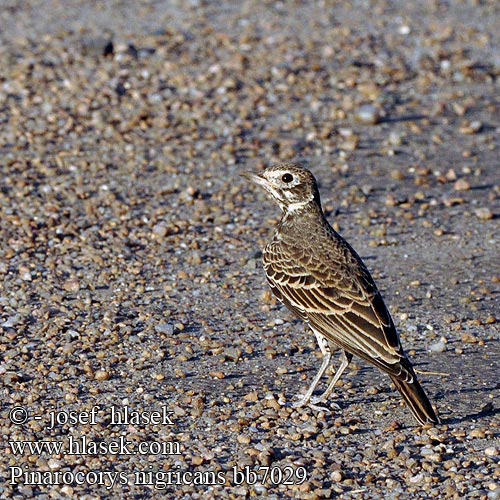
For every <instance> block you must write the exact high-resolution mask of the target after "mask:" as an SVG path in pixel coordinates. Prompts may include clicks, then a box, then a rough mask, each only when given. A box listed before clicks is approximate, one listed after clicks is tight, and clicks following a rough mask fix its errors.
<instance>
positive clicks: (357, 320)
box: [263, 240, 413, 380]
mask: <svg viewBox="0 0 500 500" xmlns="http://www.w3.org/2000/svg"><path fill="white" fill-rule="evenodd" d="M332 244H333V246H332V249H335V251H340V252H342V258H341V259H336V260H335V261H334V260H333V259H330V258H327V257H326V256H325V255H322V256H315V255H311V254H307V255H306V254H305V253H304V249H303V246H302V247H294V246H292V245H281V244H280V242H279V241H277V240H274V241H272V242H271V243H270V244H269V245H268V246H267V247H266V248H265V250H264V252H263V263H264V269H265V271H266V275H267V279H268V282H269V284H270V286H271V289H272V290H273V292H274V293H275V295H276V296H277V297H278V299H279V300H281V301H282V302H283V303H284V304H285V305H286V306H287V307H288V308H289V309H291V310H292V311H294V312H295V313H296V314H297V315H298V316H299V317H301V318H302V319H304V320H305V321H308V322H309V323H310V325H311V326H312V327H313V328H314V329H315V330H317V331H319V332H320V333H321V334H323V335H324V336H325V337H327V338H328V339H329V340H331V341H332V342H333V343H334V344H336V345H338V346H340V347H342V348H343V349H345V350H346V351H348V352H350V353H352V354H355V355H357V356H359V357H361V358H363V359H365V360H367V361H369V362H370V363H372V364H374V365H376V366H378V367H379V368H380V369H382V370H383V371H385V372H387V373H389V374H390V375H392V376H394V377H396V378H401V379H403V380H411V379H412V378H413V373H412V370H411V367H410V369H408V368H406V367H405V364H401V363H400V362H401V360H402V359H404V358H405V354H404V352H403V350H402V348H401V344H400V342H399V337H398V334H397V331H396V329H395V327H394V324H393V321H392V318H391V316H390V314H389V312H388V310H387V308H386V306H385V304H384V301H383V299H382V297H381V295H380V292H379V291H378V289H377V287H376V285H375V283H374V281H373V278H372V277H371V275H370V273H369V272H368V270H367V269H366V267H365V266H364V264H363V263H362V261H361V259H360V258H359V256H358V255H357V254H356V253H355V252H354V250H353V249H352V248H351V247H350V246H349V245H348V244H347V243H346V242H344V241H336V240H335V241H333V242H332Z"/></svg>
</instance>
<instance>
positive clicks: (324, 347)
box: [292, 330, 332, 408]
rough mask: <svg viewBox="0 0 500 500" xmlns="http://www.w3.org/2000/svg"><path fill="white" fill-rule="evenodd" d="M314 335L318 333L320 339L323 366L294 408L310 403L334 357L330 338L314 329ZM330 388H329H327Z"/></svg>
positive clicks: (317, 336) (294, 404)
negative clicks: (329, 341)
mask: <svg viewBox="0 0 500 500" xmlns="http://www.w3.org/2000/svg"><path fill="white" fill-rule="evenodd" d="M313 332H314V335H316V339H317V340H318V344H319V348H320V349H321V353H322V354H323V362H322V363H321V366H320V368H319V370H318V373H317V374H316V376H315V377H314V380H313V381H312V384H311V385H310V386H309V389H308V390H307V392H306V393H305V394H304V396H300V398H301V399H300V401H297V402H296V403H293V405H292V406H293V407H294V408H300V407H301V406H304V405H306V404H307V403H309V400H310V399H311V396H312V393H313V392H314V389H316V386H317V385H318V383H319V381H320V380H321V377H322V376H323V374H324V373H325V371H326V369H327V368H328V365H329V364H330V359H331V357H332V351H331V349H330V345H329V344H328V340H327V339H326V338H325V337H324V336H323V335H321V333H319V332H317V331H316V330H313ZM327 390H328V389H327Z"/></svg>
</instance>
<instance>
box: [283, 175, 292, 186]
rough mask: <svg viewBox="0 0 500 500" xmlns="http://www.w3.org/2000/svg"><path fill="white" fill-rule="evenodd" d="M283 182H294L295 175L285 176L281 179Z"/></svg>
mask: <svg viewBox="0 0 500 500" xmlns="http://www.w3.org/2000/svg"><path fill="white" fill-rule="evenodd" d="M281 180H282V181H283V182H286V183H287V184H288V183H289V182H292V181H293V175H292V174H283V177H281Z"/></svg>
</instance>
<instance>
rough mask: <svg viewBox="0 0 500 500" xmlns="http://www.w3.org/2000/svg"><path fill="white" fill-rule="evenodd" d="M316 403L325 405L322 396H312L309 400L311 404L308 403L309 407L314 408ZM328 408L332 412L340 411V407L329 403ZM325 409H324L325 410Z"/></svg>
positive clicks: (324, 399)
mask: <svg viewBox="0 0 500 500" xmlns="http://www.w3.org/2000/svg"><path fill="white" fill-rule="evenodd" d="M318 403H326V398H323V395H321V396H313V397H312V398H311V402H310V403H309V406H310V407H311V408H313V407H314V406H316V405H317V404H318ZM329 406H330V407H331V408H332V409H334V410H340V406H339V405H338V404H337V403H332V402H330V403H329ZM319 408H323V407H322V406H319ZM325 409H326V408H325Z"/></svg>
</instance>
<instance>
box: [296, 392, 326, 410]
mask: <svg viewBox="0 0 500 500" xmlns="http://www.w3.org/2000/svg"><path fill="white" fill-rule="evenodd" d="M316 399H317V398H307V399H306V398H304V397H303V396H299V400H298V401H295V403H292V405H291V406H292V408H302V407H303V406H306V405H307V406H309V408H311V409H312V410H315V411H325V412H330V410H329V409H328V408H325V407H324V406H319V405H317V404H316V401H315V400H316Z"/></svg>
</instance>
